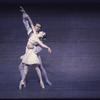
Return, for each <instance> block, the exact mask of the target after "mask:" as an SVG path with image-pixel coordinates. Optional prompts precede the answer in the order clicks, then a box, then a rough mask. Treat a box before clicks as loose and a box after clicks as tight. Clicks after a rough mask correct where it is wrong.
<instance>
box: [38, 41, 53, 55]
mask: <svg viewBox="0 0 100 100" xmlns="http://www.w3.org/2000/svg"><path fill="white" fill-rule="evenodd" d="M37 42H38V43H39V45H40V46H41V47H43V48H46V49H48V52H49V53H51V52H52V50H51V49H50V47H48V46H47V45H45V44H44V43H42V42H41V41H40V40H38V41H37Z"/></svg>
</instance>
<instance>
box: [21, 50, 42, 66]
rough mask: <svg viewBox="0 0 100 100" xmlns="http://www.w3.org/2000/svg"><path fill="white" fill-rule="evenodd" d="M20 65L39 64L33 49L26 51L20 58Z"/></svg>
mask: <svg viewBox="0 0 100 100" xmlns="http://www.w3.org/2000/svg"><path fill="white" fill-rule="evenodd" d="M20 59H21V60H22V63H25V64H28V65H32V64H40V60H39V58H38V56H37V54H36V53H35V52H34V50H33V49H27V50H26V53H25V54H24V55H22V56H21V57H20Z"/></svg>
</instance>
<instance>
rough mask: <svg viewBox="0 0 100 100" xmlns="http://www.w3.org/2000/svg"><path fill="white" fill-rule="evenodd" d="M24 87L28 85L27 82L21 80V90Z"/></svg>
mask: <svg viewBox="0 0 100 100" xmlns="http://www.w3.org/2000/svg"><path fill="white" fill-rule="evenodd" d="M23 87H24V88H25V87H26V83H25V82H23V81H20V83H19V90H21V89H22V88H23Z"/></svg>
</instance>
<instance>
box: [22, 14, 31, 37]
mask: <svg viewBox="0 0 100 100" xmlns="http://www.w3.org/2000/svg"><path fill="white" fill-rule="evenodd" d="M22 17H23V23H24V26H25V28H26V30H27V35H30V33H31V32H32V29H31V27H30V25H29V21H28V20H27V19H25V17H24V14H23V16H22Z"/></svg>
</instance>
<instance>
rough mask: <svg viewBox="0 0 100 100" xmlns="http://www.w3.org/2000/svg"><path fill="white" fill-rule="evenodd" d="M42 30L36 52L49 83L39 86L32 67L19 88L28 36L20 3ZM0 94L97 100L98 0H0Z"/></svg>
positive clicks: (99, 72) (99, 64)
mask: <svg viewBox="0 0 100 100" xmlns="http://www.w3.org/2000/svg"><path fill="white" fill-rule="evenodd" d="M20 5H21V6H23V7H24V8H25V10H26V12H27V13H28V14H29V16H30V17H31V19H32V21H33V23H34V24H35V23H36V22H40V23H41V24H42V26H43V29H42V30H44V31H45V32H46V33H47V40H46V41H45V42H44V43H45V44H47V45H48V46H50V47H51V49H52V54H48V52H47V50H46V49H43V51H42V52H41V56H42V60H43V65H44V68H45V69H46V71H47V74H48V77H49V79H50V81H51V82H52V83H53V86H51V87H50V86H48V85H47V84H46V83H45V81H44V83H45V87H46V88H45V89H44V90H42V89H41V87H40V85H39V81H38V77H37V74H36V72H35V70H34V67H29V72H28V75H27V87H26V88H25V89H22V90H21V91H19V89H18V85H19V82H20V73H19V70H18V65H19V63H20V61H21V60H20V56H21V55H23V54H24V52H25V46H26V43H27V34H26V30H25V27H24V25H23V22H22V14H21V12H20V11H19V10H20V8H19V6H20ZM0 98H100V1H99V0H84V1H83V0H59V1H58V0H27V1H26V0H16V1H14V0H8V1H6V0H0Z"/></svg>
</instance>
